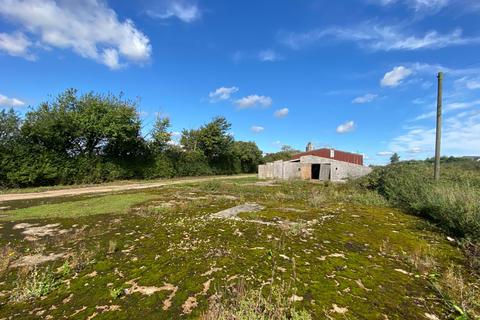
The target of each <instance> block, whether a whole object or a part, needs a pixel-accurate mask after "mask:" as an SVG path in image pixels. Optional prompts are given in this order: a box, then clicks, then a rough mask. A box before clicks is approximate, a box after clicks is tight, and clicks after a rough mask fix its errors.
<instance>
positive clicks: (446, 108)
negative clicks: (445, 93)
mask: <svg viewBox="0 0 480 320" xmlns="http://www.w3.org/2000/svg"><path fill="white" fill-rule="evenodd" d="M476 106H480V100H473V101H468V102H450V103H445V104H444V105H443V107H442V114H444V115H445V114H448V113H451V112H453V111H456V110H462V109H470V108H473V107H476ZM432 108H434V110H432V111H428V112H425V113H422V114H420V115H419V116H417V117H416V118H414V119H413V120H414V121H418V120H424V119H430V118H434V117H435V116H436V115H437V111H436V108H437V107H436V105H432Z"/></svg>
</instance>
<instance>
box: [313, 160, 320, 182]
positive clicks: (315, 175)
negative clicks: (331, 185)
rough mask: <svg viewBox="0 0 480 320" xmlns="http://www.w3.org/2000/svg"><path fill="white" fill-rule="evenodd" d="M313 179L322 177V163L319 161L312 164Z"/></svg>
mask: <svg viewBox="0 0 480 320" xmlns="http://www.w3.org/2000/svg"><path fill="white" fill-rule="evenodd" d="M312 179H315V180H318V179H320V164H318V163H314V164H312Z"/></svg>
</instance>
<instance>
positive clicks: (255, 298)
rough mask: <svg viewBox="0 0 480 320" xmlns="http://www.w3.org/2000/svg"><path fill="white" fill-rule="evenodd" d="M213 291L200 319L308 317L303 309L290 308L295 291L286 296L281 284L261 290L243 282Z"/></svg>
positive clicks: (303, 319) (295, 319)
mask: <svg viewBox="0 0 480 320" xmlns="http://www.w3.org/2000/svg"><path fill="white" fill-rule="evenodd" d="M224 291H225V292H223V293H222V294H219V293H217V294H215V295H214V296H212V298H211V299H210V305H209V308H208V310H207V311H206V312H205V313H204V314H202V315H201V317H200V319H201V320H286V319H292V320H311V319H312V317H311V316H310V314H309V313H308V312H306V311H305V310H301V311H298V310H296V309H295V308H294V306H293V304H294V302H295V300H296V299H295V298H292V297H296V296H295V295H292V296H291V297H289V291H290V290H289V288H288V286H286V285H285V284H282V285H272V286H270V287H268V288H264V290H263V291H262V290H260V289H247V288H246V286H245V283H244V282H239V283H238V284H237V285H236V286H234V287H232V288H229V289H227V290H224Z"/></svg>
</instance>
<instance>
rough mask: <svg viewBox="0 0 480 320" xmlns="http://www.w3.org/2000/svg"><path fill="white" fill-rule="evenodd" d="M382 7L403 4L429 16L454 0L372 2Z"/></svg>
mask: <svg viewBox="0 0 480 320" xmlns="http://www.w3.org/2000/svg"><path fill="white" fill-rule="evenodd" d="M374 2H376V3H378V4H380V5H383V6H390V5H393V4H398V3H401V4H405V5H406V6H408V7H409V8H411V9H413V10H415V11H416V12H422V13H423V12H428V13H430V14H433V13H436V12H438V11H440V10H441V9H443V8H445V7H447V6H448V5H450V4H452V3H453V2H458V1H455V0H376V1H374Z"/></svg>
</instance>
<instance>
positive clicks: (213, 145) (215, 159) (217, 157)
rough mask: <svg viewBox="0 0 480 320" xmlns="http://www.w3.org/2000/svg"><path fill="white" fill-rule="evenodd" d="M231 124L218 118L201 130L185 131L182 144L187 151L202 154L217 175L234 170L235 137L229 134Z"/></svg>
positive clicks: (181, 140)
mask: <svg viewBox="0 0 480 320" xmlns="http://www.w3.org/2000/svg"><path fill="white" fill-rule="evenodd" d="M230 127H231V125H230V123H229V122H228V121H227V120H226V119H225V118H224V117H216V118H214V119H213V120H212V121H210V122H209V123H207V124H205V125H203V126H201V127H200V128H199V129H196V130H195V129H190V130H183V132H182V138H181V139H180V143H181V144H182V146H183V147H184V149H185V150H186V151H194V152H198V151H200V152H202V153H203V154H204V155H205V157H206V158H207V160H208V163H209V165H210V167H211V168H212V169H214V170H215V171H216V172H217V173H230V172H232V170H233V142H234V139H233V137H232V136H231V135H230V134H229V133H228V131H229V130H230Z"/></svg>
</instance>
